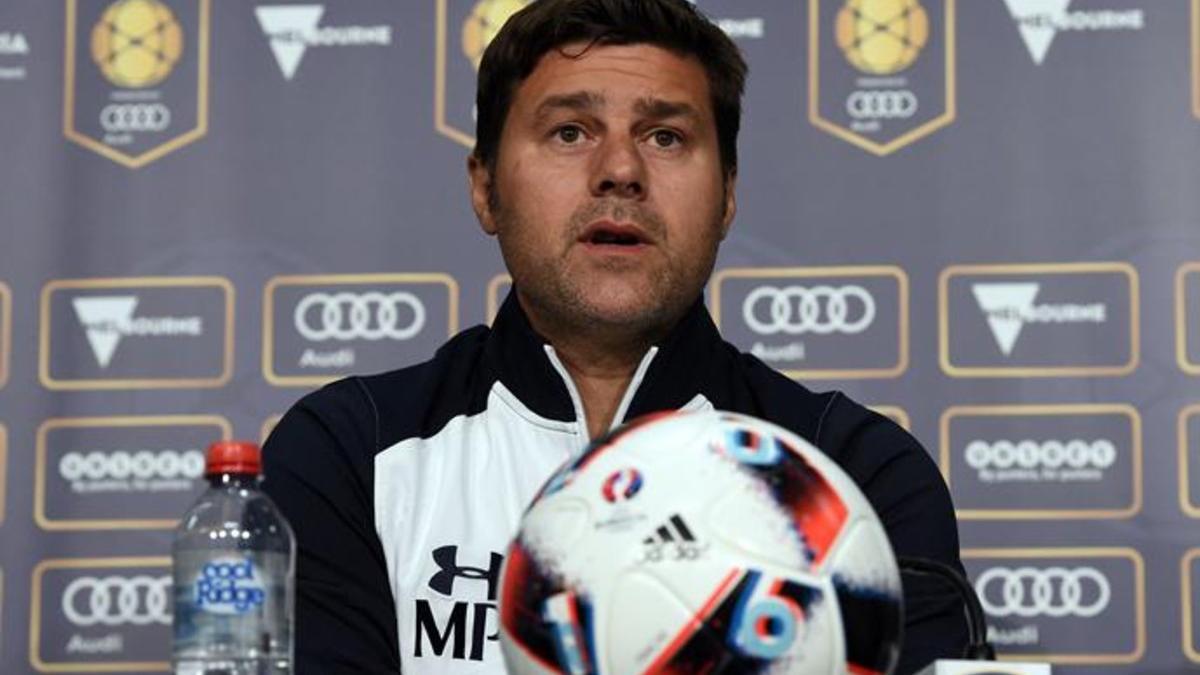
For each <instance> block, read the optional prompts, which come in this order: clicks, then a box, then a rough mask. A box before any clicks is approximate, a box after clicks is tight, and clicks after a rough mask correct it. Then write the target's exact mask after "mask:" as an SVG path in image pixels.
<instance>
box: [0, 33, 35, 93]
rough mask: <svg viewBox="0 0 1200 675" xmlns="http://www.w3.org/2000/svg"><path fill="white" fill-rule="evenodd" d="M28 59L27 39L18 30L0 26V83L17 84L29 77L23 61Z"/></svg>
mask: <svg viewBox="0 0 1200 675" xmlns="http://www.w3.org/2000/svg"><path fill="white" fill-rule="evenodd" d="M28 57H29V39H28V38H27V37H26V36H25V33H24V32H22V31H20V30H13V29H12V28H11V27H10V26H0V82H6V81H7V82H18V81H21V80H24V79H26V78H27V77H28V76H29V73H28V71H27V70H26V68H25V61H26V59H27V58H28Z"/></svg>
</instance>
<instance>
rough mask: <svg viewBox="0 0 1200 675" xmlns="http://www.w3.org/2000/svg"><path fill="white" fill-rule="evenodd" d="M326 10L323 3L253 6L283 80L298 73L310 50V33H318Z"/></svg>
mask: <svg viewBox="0 0 1200 675" xmlns="http://www.w3.org/2000/svg"><path fill="white" fill-rule="evenodd" d="M324 13H325V8H324V7H323V6H321V5H270V6H267V7H256V8H255V9H254V14H255V16H257V17H258V25H259V27H261V28H262V31H263V33H265V34H266V36H267V39H268V40H270V43H271V52H272V53H274V54H275V62H276V63H278V64H279V70H280V71H282V72H283V77H284V79H286V80H290V79H292V77H293V76H294V75H295V74H296V69H297V68H299V67H300V59H302V58H304V50H305V49H308V42H307V39H308V38H307V36H309V35H311V34H313V33H315V32H316V30H317V24H318V23H320V21H321V15H323V14H324Z"/></svg>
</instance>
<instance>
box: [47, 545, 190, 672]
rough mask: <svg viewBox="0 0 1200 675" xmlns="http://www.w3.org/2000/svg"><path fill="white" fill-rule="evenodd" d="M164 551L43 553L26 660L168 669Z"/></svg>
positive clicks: (61, 666) (61, 665)
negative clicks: (85, 555)
mask: <svg viewBox="0 0 1200 675" xmlns="http://www.w3.org/2000/svg"><path fill="white" fill-rule="evenodd" d="M172 600H173V599H172V597H171V559H170V558H169V557H166V556H162V557H129V558H71V559H54V560H43V561H42V562H40V563H38V564H37V565H36V566H35V567H34V568H33V575H32V583H31V585H30V601H29V663H30V665H32V666H33V668H34V670H36V671H38V672H40V673H67V672H89V673H111V672H129V671H142V672H145V671H168V670H170V663H169V662H168V659H169V658H170V650H171V647H170V645H171V614H172V604H173V603H172Z"/></svg>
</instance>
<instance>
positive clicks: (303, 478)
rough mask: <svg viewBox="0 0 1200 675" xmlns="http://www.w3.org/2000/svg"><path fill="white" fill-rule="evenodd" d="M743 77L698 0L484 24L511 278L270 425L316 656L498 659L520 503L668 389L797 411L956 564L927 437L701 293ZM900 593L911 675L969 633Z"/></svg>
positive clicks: (732, 150) (488, 180)
mask: <svg viewBox="0 0 1200 675" xmlns="http://www.w3.org/2000/svg"><path fill="white" fill-rule="evenodd" d="M745 74H746V66H745V63H744V62H743V60H742V58H741V56H740V55H739V53H738V51H737V49H736V47H735V46H734V45H733V44H732V43H731V42H730V41H729V39H728V38H727V37H726V36H725V35H724V34H723V33H721V32H720V30H719V29H717V28H715V27H714V26H713V25H712V24H711V23H709V22H708V21H706V20H705V19H704V18H702V17H701V16H700V15H699V14H697V13H696V12H695V10H693V9H692V7H691V6H690V5H689V4H688V3H687V2H685V0H541V1H540V2H537V3H534V4H533V5H531V6H530V7H528V8H527V9H525V10H523V11H521V12H520V13H518V14H516V15H515V16H513V17H512V19H510V20H509V22H508V23H507V24H506V25H505V27H504V28H503V30H501V32H500V33H499V35H498V36H497V37H496V39H495V40H494V41H493V43H492V44H491V45H490V46H489V47H488V49H487V51H486V53H485V54H484V57H483V60H482V63H481V67H480V74H479V91H478V97H477V103H478V106H477V107H478V126H477V137H478V141H477V145H476V147H475V150H474V152H473V153H472V154H471V156H470V158H469V159H468V172H469V177H470V184H471V190H470V193H471V201H472V204H473V205H474V209H475V211H476V214H477V215H478V217H479V222H480V223H481V225H482V227H483V230H484V231H485V232H486V233H488V234H489V235H494V236H496V237H497V239H498V240H499V243H500V249H501V252H502V253H503V256H504V260H505V263H506V265H507V267H508V269H509V272H510V273H511V275H512V277H513V281H514V284H513V287H514V291H513V292H512V293H510V295H509V297H508V299H507V300H506V301H505V303H504V306H503V307H502V308H501V310H500V312H499V314H498V315H497V317H496V319H495V322H494V324H493V327H492V328H491V329H488V328H485V327H476V328H472V329H470V330H467V331H465V332H464V333H462V334H460V335H458V336H457V337H455V338H453V339H451V340H450V341H449V342H448V343H447V344H446V345H445V346H443V347H442V348H441V349H440V350H439V351H438V353H437V355H436V356H435V357H434V358H433V360H431V361H429V362H427V363H424V364H421V365H418V366H414V367H411V368H406V369H403V370H398V371H393V372H390V373H385V374H382V375H376V376H372V377H356V378H350V379H347V380H343V381H341V382H338V383H335V384H332V385H330V386H328V387H326V388H324V389H322V390H320V391H318V392H316V393H314V394H311V395H309V396H307V397H305V398H304V399H303V400H302V401H301V402H300V403H299V404H297V405H296V406H295V407H294V408H293V409H292V410H291V411H290V412H289V413H288V414H287V416H285V417H284V419H283V420H282V421H281V422H280V424H279V426H278V427H277V428H276V429H275V431H274V433H273V434H272V436H271V439H270V441H269V442H268V444H267V448H266V451H265V462H266V475H267V478H268V480H267V482H266V487H267V491H268V492H269V493H270V494H271V496H272V497H273V498H274V499H275V500H276V501H277V503H278V504H279V505H280V507H282V509H283V511H284V513H285V514H286V515H287V517H288V519H289V521H290V522H291V523H292V525H293V526H294V528H295V529H296V533H297V539H298V545H299V562H298V588H299V592H298V606H297V619H296V631H297V633H296V639H297V662H298V669H299V670H301V671H307V672H320V673H340V672H393V673H394V672H396V671H397V670H398V669H400V668H401V667H402V668H403V669H404V670H405V671H406V672H408V673H452V672H453V673H458V672H502V669H503V665H502V660H501V656H500V651H499V649H498V645H497V644H496V642H495V640H496V630H497V625H498V621H497V618H498V616H497V613H496V610H495V601H496V597H497V591H498V588H497V585H498V584H497V581H498V572H499V570H500V564H501V562H502V560H503V556H502V552H503V551H504V550H505V548H506V546H507V544H508V541H509V539H510V538H511V536H512V535H513V534H514V533H515V530H516V527H517V523H518V520H519V517H520V514H521V513H522V511H523V509H524V507H525V506H526V504H527V502H528V501H529V499H531V498H532V496H533V494H534V492H535V491H536V490H537V488H538V487H539V486H540V484H541V483H542V482H543V481H544V480H545V479H546V477H547V476H548V475H549V474H550V473H551V472H552V471H553V469H554V468H555V467H557V466H558V465H559V464H560V463H562V462H563V461H565V460H567V459H568V458H571V457H573V456H576V455H577V454H578V453H579V452H581V451H582V450H583V449H584V448H585V447H586V445H587V444H588V442H589V441H590V440H591V439H594V438H596V437H597V436H600V435H602V434H604V433H605V432H606V431H607V430H609V429H611V428H612V427H614V426H616V425H618V424H620V423H621V422H622V421H624V420H627V419H631V418H633V417H636V416H639V415H642V414H645V413H649V412H652V411H656V410H663V409H676V408H687V409H712V408H717V409H726V410H734V411H738V412H744V413H749V414H752V415H756V416H760V417H763V418H766V419H769V420H772V421H774V422H776V423H779V424H782V425H783V426H786V427H788V428H790V429H792V430H793V431H795V432H797V433H798V434H800V435H801V436H803V437H805V438H807V439H808V440H810V441H811V442H813V443H814V444H815V445H817V446H818V447H820V448H822V449H823V450H824V451H825V452H827V453H828V454H829V455H830V456H832V457H833V458H834V459H835V460H836V461H837V462H838V463H839V464H840V465H841V466H842V467H843V468H845V469H846V470H847V472H848V473H849V474H850V475H851V476H852V477H853V478H854V479H855V480H856V481H857V482H858V484H859V485H860V486H861V487H862V488H863V490H864V492H865V493H866V495H867V496H868V498H869V499H870V500H871V503H872V505H873V506H874V507H875V508H876V510H877V511H878V513H879V515H880V517H881V519H882V520H883V523H884V525H885V527H886V528H887V531H888V534H889V536H890V538H891V540H892V543H893V545H894V547H895V549H896V552H897V554H899V555H912V556H922V557H926V558H934V559H938V560H941V561H943V562H947V563H950V564H953V565H958V564H959V563H958V541H957V533H956V530H955V522H954V516H953V511H952V507H951V504H950V499H949V495H948V493H947V490H946V488H945V485H944V484H943V483H942V481H941V479H940V476H939V475H938V473H937V471H936V469H935V467H934V466H933V464H932V462H931V461H930V459H929V457H928V456H927V455H926V453H925V452H924V450H922V449H921V447H920V446H919V445H918V443H917V442H916V441H915V440H914V439H912V438H911V437H910V436H908V435H907V434H905V433H904V432H903V431H902V430H901V429H900V428H899V427H897V426H896V425H894V424H893V423H891V422H890V421H888V420H887V419H885V418H883V417H881V416H879V415H876V414H874V413H872V412H870V411H868V410H866V409H865V408H863V407H861V406H859V405H857V404H855V403H853V402H851V401H850V400H849V399H847V398H846V397H845V396H842V395H840V394H838V393H828V394H814V393H812V392H810V391H808V390H807V389H805V388H804V387H802V386H800V385H798V384H796V383H794V382H792V381H790V380H788V379H786V378H784V377H783V376H781V375H778V374H777V373H775V372H774V371H772V370H770V369H769V368H768V367H766V366H765V365H763V364H762V363H761V362H759V361H758V360H757V359H755V358H753V357H751V356H748V355H744V354H740V353H738V352H737V350H736V349H734V348H733V347H732V346H731V345H729V344H727V343H724V342H722V341H721V339H720V337H719V335H718V333H717V331H716V328H715V327H714V325H713V323H712V321H711V319H710V318H709V316H708V313H707V312H706V310H705V308H704V305H703V299H702V290H703V287H704V284H705V282H706V280H707V279H708V276H709V274H710V272H711V270H712V267H713V263H714V260H715V257H716V253H717V247H718V244H719V242H720V241H721V240H722V239H723V238H724V237H725V235H726V233H727V232H728V230H729V227H730V224H731V223H732V221H733V217H734V212H735V210H736V199H735V193H736V191H735V184H736V179H737V154H736V139H737V132H738V125H739V118H740V99H741V93H742V87H743V82H744V79H745ZM905 590H906V602H907V627H906V633H907V639H906V643H905V648H904V652H903V655H902V662H901V672H908V671H911V670H914V669H915V668H917V667H920V666H922V665H924V664H925V663H927V662H928V661H930V660H931V659H933V658H935V657H936V656H940V655H956V654H957V653H959V651H960V650H961V645H963V644H964V642H965V629H964V627H963V625H962V623H961V617H962V612H961V609H960V607H959V606H958V604H957V603H956V602H955V601H954V600H953V598H952V597H947V596H945V595H943V594H941V593H939V589H937V588H933V587H925V586H916V585H912V584H908V585H906V589H905Z"/></svg>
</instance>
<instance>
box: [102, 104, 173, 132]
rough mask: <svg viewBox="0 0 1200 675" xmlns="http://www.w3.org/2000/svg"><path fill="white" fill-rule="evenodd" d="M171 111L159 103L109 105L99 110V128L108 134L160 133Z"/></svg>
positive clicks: (168, 123) (167, 121)
mask: <svg viewBox="0 0 1200 675" xmlns="http://www.w3.org/2000/svg"><path fill="white" fill-rule="evenodd" d="M170 124H171V111H170V109H168V108H167V106H165V105H163V104H161V103H110V104H109V105H106V106H104V108H102V109H101V110H100V126H101V127H103V128H104V130H105V131H108V132H121V131H162V130H163V129H166V128H167V127H168V126H170Z"/></svg>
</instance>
